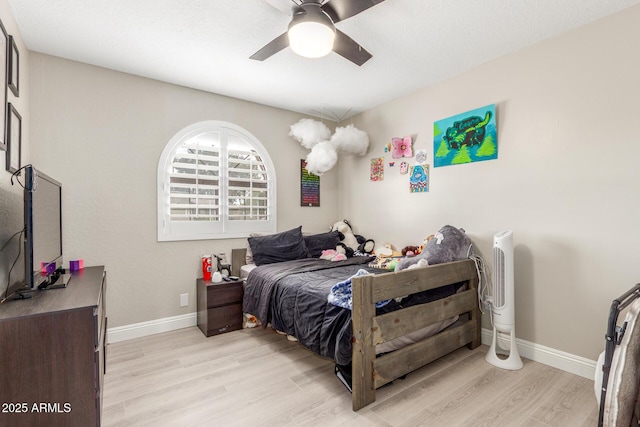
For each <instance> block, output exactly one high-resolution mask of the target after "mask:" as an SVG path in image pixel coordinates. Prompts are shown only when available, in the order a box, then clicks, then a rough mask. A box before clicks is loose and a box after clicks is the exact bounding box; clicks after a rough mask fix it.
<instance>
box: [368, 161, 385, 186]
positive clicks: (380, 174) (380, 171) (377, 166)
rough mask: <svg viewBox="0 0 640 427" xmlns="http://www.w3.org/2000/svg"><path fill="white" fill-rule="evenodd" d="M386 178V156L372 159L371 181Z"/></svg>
mask: <svg viewBox="0 0 640 427" xmlns="http://www.w3.org/2000/svg"><path fill="white" fill-rule="evenodd" d="M383 179H384V157H375V158H373V159H371V181H382V180H383Z"/></svg>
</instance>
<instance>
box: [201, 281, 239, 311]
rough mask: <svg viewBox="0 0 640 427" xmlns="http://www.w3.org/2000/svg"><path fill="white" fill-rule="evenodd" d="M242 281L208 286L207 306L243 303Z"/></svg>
mask: <svg viewBox="0 0 640 427" xmlns="http://www.w3.org/2000/svg"><path fill="white" fill-rule="evenodd" d="M242 294H243V290H242V282H232V283H222V284H219V285H209V286H207V308H213V307H220V306H222V305H227V304H242Z"/></svg>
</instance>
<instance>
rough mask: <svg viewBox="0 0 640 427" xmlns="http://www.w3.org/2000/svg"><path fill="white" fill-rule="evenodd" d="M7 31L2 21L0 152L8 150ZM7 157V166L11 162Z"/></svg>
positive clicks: (0, 37)
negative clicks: (6, 131)
mask: <svg viewBox="0 0 640 427" xmlns="http://www.w3.org/2000/svg"><path fill="white" fill-rule="evenodd" d="M8 40H9V39H8V36H7V31H6V30H5V29H4V25H3V24H2V21H1V20H0V84H1V85H2V88H1V89H0V150H6V149H7V139H6V133H5V130H6V128H7V123H6V121H7V43H8ZM8 158H9V157H8V156H7V164H8V162H9V160H8Z"/></svg>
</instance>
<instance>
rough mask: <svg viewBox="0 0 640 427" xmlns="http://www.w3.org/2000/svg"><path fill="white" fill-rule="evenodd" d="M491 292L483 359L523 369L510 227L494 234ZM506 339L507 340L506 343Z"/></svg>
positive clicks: (513, 368) (510, 368)
mask: <svg viewBox="0 0 640 427" xmlns="http://www.w3.org/2000/svg"><path fill="white" fill-rule="evenodd" d="M491 293H492V296H493V300H492V302H491V311H492V312H491V323H492V324H493V339H492V340H491V347H490V348H489V352H488V353H487V357H486V359H487V362H489V363H490V364H492V365H493V366H496V367H498V368H502V369H509V370H512V371H515V370H517V369H520V368H522V359H520V354H519V353H518V347H517V346H516V333H515V300H514V283H513V232H512V231H511V230H505V231H501V232H499V233H498V234H496V235H495V236H493V287H492V289H491ZM507 335H508V337H507ZM507 339H508V340H509V342H508V343H506V341H507ZM499 355H500V356H499ZM501 356H502V357H501Z"/></svg>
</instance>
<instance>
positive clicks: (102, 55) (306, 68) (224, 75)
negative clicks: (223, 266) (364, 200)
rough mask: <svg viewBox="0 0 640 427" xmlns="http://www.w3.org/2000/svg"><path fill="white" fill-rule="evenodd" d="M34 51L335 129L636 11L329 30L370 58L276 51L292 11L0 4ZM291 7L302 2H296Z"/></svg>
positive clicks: (158, 2) (270, 0) (212, 4)
mask: <svg viewBox="0 0 640 427" xmlns="http://www.w3.org/2000/svg"><path fill="white" fill-rule="evenodd" d="M8 1H9V4H10V5H11V8H12V9H13V12H14V15H15V18H16V20H17V23H18V26H19V28H20V32H21V34H22V37H23V39H24V41H25V43H26V45H27V47H28V48H29V49H30V50H32V51H37V52H42V53H46V54H50V55H55V56H59V57H63V58H68V59H72V60H75V61H80V62H85V63H88V64H94V65H98V66H101V67H105V68H109V69H113V70H118V71H122V72H126V73H131V74H135V75H139V76H144V77H148V78H152V79H157V80H161V81H165V82H169V83H174V84H178V85H182V86H187V87H191V88H195V89H200V90H204V91H208V92H213V93H218V94H223V95H228V96H232V97H235V98H240V99H245V100H249V101H254V102H257V103H260V104H266V105H271V106H275V107H280V108H284V109H287V110H292V111H297V112H300V113H304V114H309V115H314V116H325V117H328V118H333V119H334V120H336V119H337V120H340V119H344V118H347V117H349V116H351V115H354V114H357V113H359V112H361V111H364V110H367V109H369V108H371V107H374V106H376V105H379V104H381V103H383V102H386V101H389V100H391V99H394V98H396V97H399V96H402V95H405V94H407V93H411V92H413V91H415V90H416V89H419V88H422V87H425V86H428V85H431V84H434V83H437V82H439V81H442V80H444V79H446V78H448V77H451V76H454V75H457V74H460V73H462V72H464V71H466V70H469V69H471V68H473V67H475V66H477V65H479V64H482V63H484V62H487V61H489V60H491V59H493V58H497V57H500V56H503V55H505V54H508V53H510V52H513V51H516V50H518V49H520V48H522V47H525V46H527V45H531V44H533V43H536V42H538V41H540V40H544V39H547V38H550V37H553V36H555V35H557V34H560V33H562V32H565V31H567V30H569V29H572V28H575V27H578V26H580V25H583V24H586V23H588V22H591V21H594V20H596V19H598V18H601V17H604V16H606V15H609V14H612V13H615V12H617V11H620V10H622V9H624V8H627V7H629V6H632V5H636V4H639V3H640V0H606V1H605V0H386V1H384V2H383V3H381V4H378V5H376V6H374V7H372V8H371V9H369V10H366V11H365V12H362V13H361V14H359V15H356V16H354V17H352V18H350V19H347V20H345V21H342V22H339V23H338V24H336V27H337V28H338V29H340V30H341V31H343V32H344V33H346V34H347V35H349V36H350V37H351V38H353V39H354V40H356V41H357V42H358V43H360V44H361V45H362V46H363V47H364V48H365V49H367V50H368V51H369V52H370V53H371V54H372V55H373V58H372V59H371V60H369V61H368V62H367V63H365V64H364V65H363V66H362V67H358V66H356V65H354V64H353V63H351V62H349V61H347V60H346V59H344V58H342V57H341V56H339V55H337V54H335V53H331V54H329V55H328V56H326V57H324V58H320V59H305V58H302V57H299V56H297V55H295V54H294V53H293V52H292V51H291V50H290V49H288V48H287V49H285V50H283V51H281V52H279V53H277V54H276V55H274V56H272V57H271V58H269V59H267V60H266V61H264V62H258V61H254V60H251V59H249V56H251V55H252V54H253V53H255V52H256V51H257V50H258V49H260V48H261V47H262V46H264V45H265V44H266V43H268V42H269V41H271V40H272V39H273V38H275V37H277V36H278V35H280V34H282V33H283V32H284V31H285V30H286V28H287V25H288V23H289V20H290V17H289V16H287V15H285V14H284V13H282V11H281V10H279V9H278V8H276V7H274V6H273V4H275V5H276V6H277V5H282V3H283V2H284V3H285V4H286V3H287V2H288V1H289V0H55V1H54V0H8ZM297 1H298V2H299V0H297Z"/></svg>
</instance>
